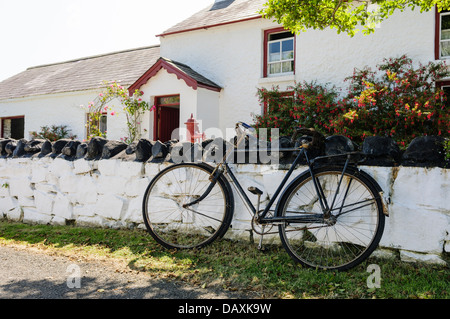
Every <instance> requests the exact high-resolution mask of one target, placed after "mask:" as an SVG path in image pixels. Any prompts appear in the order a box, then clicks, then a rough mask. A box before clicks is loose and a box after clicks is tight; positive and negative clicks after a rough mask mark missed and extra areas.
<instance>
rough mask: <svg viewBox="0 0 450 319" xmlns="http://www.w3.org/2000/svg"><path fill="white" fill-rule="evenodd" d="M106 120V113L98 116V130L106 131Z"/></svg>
mask: <svg viewBox="0 0 450 319" xmlns="http://www.w3.org/2000/svg"><path fill="white" fill-rule="evenodd" d="M107 121H108V117H107V116H106V115H102V116H101V117H100V132H102V133H106V130H107Z"/></svg>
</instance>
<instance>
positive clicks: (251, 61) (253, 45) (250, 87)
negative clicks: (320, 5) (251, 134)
mask: <svg viewBox="0 0 450 319" xmlns="http://www.w3.org/2000/svg"><path fill="white" fill-rule="evenodd" d="M434 20H435V18H434V12H429V13H423V14H421V13H420V12H419V11H418V10H416V11H409V10H407V11H405V12H403V13H397V14H395V15H394V16H392V17H391V18H390V19H389V20H387V21H385V22H383V23H381V24H380V27H379V28H378V29H377V30H376V32H375V34H373V35H370V36H363V35H362V34H357V35H356V36H355V37H354V38H350V37H349V36H347V35H344V34H341V35H337V34H336V33H335V31H334V30H325V31H314V30H310V31H307V32H305V33H301V34H300V35H298V36H297V39H296V74H295V76H287V77H286V76H285V77H278V78H268V79H267V78H263V77H262V75H263V54H262V52H263V32H264V30H266V29H271V28H274V27H278V25H276V24H274V23H272V22H270V21H269V20H264V19H257V20H251V21H246V22H240V23H235V24H229V25H224V26H219V27H213V28H209V29H204V30H196V31H190V32H185V33H179V34H173V35H169V36H165V37H161V56H163V57H165V58H169V59H173V60H175V61H178V62H181V63H185V64H187V65H189V66H190V67H191V68H193V69H194V70H195V71H197V72H199V73H200V74H202V75H204V76H205V77H207V78H209V79H210V80H212V81H214V82H216V83H217V84H219V85H220V86H222V87H223V88H224V90H223V92H222V93H221V98H220V106H219V115H220V128H221V129H222V130H225V128H226V127H233V124H234V123H235V122H236V121H238V120H241V121H249V122H251V120H252V116H251V113H256V114H260V113H261V105H260V104H259V103H258V100H257V97H256V96H255V94H256V88H257V87H266V88H270V87H272V85H280V89H284V88H286V87H287V86H289V85H294V83H295V82H294V81H297V82H301V81H304V80H306V81H314V80H317V81H318V83H322V84H325V83H331V84H333V85H336V86H337V87H341V88H343V89H346V84H345V83H344V79H345V78H346V77H348V76H351V75H352V73H353V70H354V68H362V67H364V66H366V65H368V66H371V67H374V66H375V65H376V64H379V63H381V62H382V60H383V58H390V57H397V56H400V55H403V54H408V55H409V56H410V57H411V58H412V59H414V60H415V61H418V62H422V63H427V62H429V61H432V60H434Z"/></svg>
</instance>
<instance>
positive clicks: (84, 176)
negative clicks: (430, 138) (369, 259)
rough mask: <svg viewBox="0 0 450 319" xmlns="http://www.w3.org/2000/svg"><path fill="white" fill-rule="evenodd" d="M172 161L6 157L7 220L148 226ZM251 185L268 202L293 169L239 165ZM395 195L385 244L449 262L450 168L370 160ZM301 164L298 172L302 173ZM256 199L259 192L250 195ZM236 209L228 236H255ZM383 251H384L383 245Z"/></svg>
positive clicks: (0, 167) (1, 204)
mask: <svg viewBox="0 0 450 319" xmlns="http://www.w3.org/2000/svg"><path fill="white" fill-rule="evenodd" d="M167 165H170V164H167V163H163V164H155V163H141V162H134V161H123V160H120V159H107V160H98V161H89V160H85V159H78V160H75V161H68V160H64V159H62V158H55V159H52V158H50V157H42V158H38V157H35V158H6V159H5V158H3V159H0V218H2V217H3V218H7V219H10V220H15V221H20V222H24V223H30V224H51V225H66V224H76V225H78V226H88V227H111V228H132V227H140V228H144V225H143V220H142V210H141V209H142V198H143V194H144V192H145V189H146V187H147V185H148V183H149V182H150V180H151V179H152V178H153V176H155V175H156V174H157V173H158V172H159V171H160V170H161V169H163V168H164V167H166V166H167ZM234 169H235V172H236V174H237V177H238V179H239V180H240V181H241V184H242V186H243V188H244V189H247V188H248V187H249V186H257V187H258V188H260V189H261V190H263V191H264V194H263V196H262V199H263V200H264V201H265V202H264V201H263V203H262V206H263V207H264V204H265V203H267V198H269V197H270V196H272V194H273V193H274V191H275V189H276V187H277V185H278V184H279V182H280V181H281V180H282V178H283V176H284V175H285V174H286V170H280V169H278V168H277V167H274V166H269V165H253V164H242V165H236V166H235V167H234ZM362 169H363V170H365V171H366V172H368V173H369V174H370V175H372V176H373V177H374V178H375V179H376V180H377V181H378V183H379V184H380V186H381V187H382V188H383V190H384V191H385V196H386V197H388V198H389V199H390V202H389V205H388V206H389V211H390V217H389V218H387V219H386V227H385V232H384V236H383V238H382V240H381V246H382V247H383V248H386V249H387V250H385V252H386V251H388V252H390V253H391V254H393V255H396V254H397V252H400V256H401V257H402V258H404V259H405V260H411V259H412V260H417V259H420V260H424V261H431V262H437V263H444V261H443V259H442V257H443V256H444V255H445V254H448V253H450V201H449V200H448V198H449V197H450V179H449V177H450V176H449V174H450V173H449V170H448V169H443V168H419V167H402V166H400V167H394V168H392V167H375V166H364V167H362ZM302 171H303V170H302V167H300V168H299V169H297V170H296V172H295V174H293V175H294V176H292V177H291V178H294V177H295V176H296V175H297V174H299V173H301V172H302ZM249 198H251V199H254V200H256V196H254V195H252V194H249ZM235 201H236V209H235V215H234V219H233V222H232V228H231V229H230V230H229V232H228V234H227V236H230V237H235V238H236V237H239V238H247V239H248V238H249V236H250V229H251V225H250V220H251V216H250V213H249V212H248V210H247V209H246V208H245V205H244V203H243V201H242V200H241V199H240V197H239V196H238V194H237V193H235ZM380 252H383V250H381V251H380Z"/></svg>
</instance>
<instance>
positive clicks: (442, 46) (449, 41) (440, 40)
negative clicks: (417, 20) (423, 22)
mask: <svg viewBox="0 0 450 319" xmlns="http://www.w3.org/2000/svg"><path fill="white" fill-rule="evenodd" d="M435 51H436V52H435V58H436V60H439V59H446V58H450V12H449V11H442V12H439V11H438V10H437V9H436V45H435Z"/></svg>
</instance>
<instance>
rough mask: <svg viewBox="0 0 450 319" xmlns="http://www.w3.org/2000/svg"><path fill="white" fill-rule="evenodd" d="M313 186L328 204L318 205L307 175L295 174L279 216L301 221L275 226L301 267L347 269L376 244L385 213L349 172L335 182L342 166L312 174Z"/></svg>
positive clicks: (372, 191) (367, 184)
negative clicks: (315, 183)
mask: <svg viewBox="0 0 450 319" xmlns="http://www.w3.org/2000/svg"><path fill="white" fill-rule="evenodd" d="M314 173H315V176H316V181H317V185H319V190H320V192H322V194H323V196H322V197H323V198H325V203H326V204H327V205H328V206H329V207H328V210H326V211H328V212H330V214H329V215H328V214H324V210H323V209H322V206H321V205H320V200H319V196H318V195H317V192H316V188H315V186H314V182H313V179H312V177H311V176H310V174H304V175H301V176H299V178H298V179H297V180H295V181H294V182H293V183H292V184H291V185H290V189H288V190H287V192H286V195H285V196H283V198H282V199H281V200H280V205H279V207H280V209H279V210H278V215H279V216H285V217H293V218H297V217H300V218H303V221H302V222H298V223H297V222H290V223H285V224H283V225H280V226H279V233H280V238H281V241H282V243H283V246H284V248H285V249H286V250H287V252H288V253H289V255H290V256H291V257H292V258H293V259H294V260H295V261H297V262H299V263H300V264H302V265H303V266H307V267H313V268H320V269H334V270H347V269H350V268H352V267H354V266H356V265H358V264H359V263H361V262H362V261H363V260H365V259H366V258H367V257H368V256H369V255H370V254H371V253H372V252H373V251H374V250H375V248H376V247H377V246H378V243H379V241H380V239H381V236H382V234H383V230H384V220H385V215H384V214H383V208H382V202H381V200H380V195H379V194H378V191H377V189H376V187H375V186H374V185H373V183H372V182H371V181H369V180H368V178H366V177H365V176H364V175H362V174H358V172H357V171H356V170H355V169H351V168H349V169H348V170H347V172H346V173H345V175H344V177H343V179H342V183H341V185H340V187H339V189H338V184H339V181H340V179H341V175H342V168H334V167H324V168H319V169H316V170H314Z"/></svg>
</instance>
